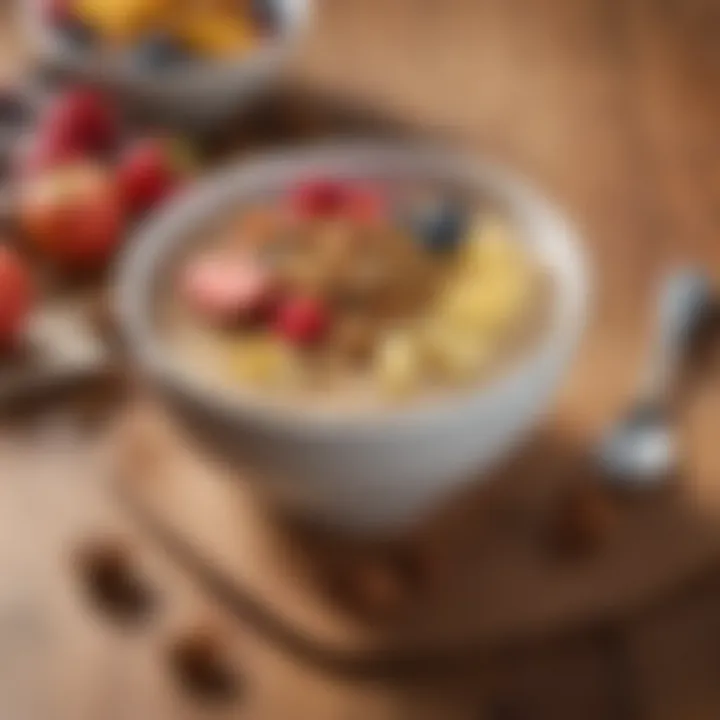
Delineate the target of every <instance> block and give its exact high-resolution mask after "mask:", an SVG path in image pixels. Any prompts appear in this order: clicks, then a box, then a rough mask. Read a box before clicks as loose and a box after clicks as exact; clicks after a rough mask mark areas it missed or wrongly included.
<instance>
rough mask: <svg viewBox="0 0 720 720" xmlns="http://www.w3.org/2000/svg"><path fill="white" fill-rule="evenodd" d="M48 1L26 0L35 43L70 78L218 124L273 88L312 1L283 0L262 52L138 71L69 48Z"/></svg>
mask: <svg viewBox="0 0 720 720" xmlns="http://www.w3.org/2000/svg"><path fill="white" fill-rule="evenodd" d="M42 2H43V0H22V2H20V3H18V5H19V6H20V11H21V12H22V13H23V25H24V27H25V28H26V29H27V34H28V36H29V41H30V47H31V49H32V50H33V51H34V52H35V55H36V56H37V57H38V58H39V59H40V60H41V61H42V62H43V63H45V64H46V65H48V66H49V67H51V68H54V69H56V70H59V71H60V72H61V73H63V74H64V75H66V76H69V77H71V78H76V79H78V80H83V81H88V82H91V83H95V84H99V85H101V86H103V87H107V88H109V89H111V90H112V91H113V92H115V93H118V94H119V95H120V97H122V98H123V99H125V100H126V101H127V102H129V103H132V104H134V105H137V106H140V107H142V108H143V109H144V110H147V111H149V112H150V113H152V114H154V115H155V116H157V117H159V118H162V119H163V120H165V121H168V122H173V123H175V124H178V125H182V126H190V127H197V128H199V129H207V128H212V127H213V126H214V125H216V124H217V123H219V122H222V121H224V120H226V119H228V118H230V117H232V116H234V114H235V113H237V112H239V111H241V110H242V109H243V108H244V107H245V106H247V105H248V104H249V103H250V102H251V101H252V100H254V99H255V98H256V97H257V96H258V95H259V94H260V93H262V92H263V91H265V90H267V89H268V88H269V87H270V86H271V85H272V83H273V81H274V80H275V79H277V78H278V77H279V76H280V74H281V71H282V70H283V68H284V67H285V65H286V64H287V63H288V62H289V60H290V58H291V56H292V53H293V51H294V50H295V49H296V47H297V45H298V42H299V40H300V39H301V37H302V36H303V34H304V31H305V29H306V27H307V25H308V21H309V17H310V7H311V0H278V8H279V11H280V13H279V14H280V17H281V18H282V22H281V28H280V29H279V31H278V32H277V34H275V35H274V36H272V37H270V38H267V39H266V40H265V41H263V42H261V43H260V44H259V45H258V47H257V49H256V50H253V51H251V52H250V53H249V54H247V55H242V56H240V57H238V58H237V59H229V60H225V61H202V60H198V61H197V62H195V63H191V64H190V65H189V66H188V67H187V68H182V69H178V70H177V71H172V72H162V73H153V72H149V71H146V70H138V69H137V68H136V67H133V66H132V65H131V64H130V63H128V62H127V60H123V59H122V58H120V57H119V56H113V57H102V58H101V57H99V56H98V53H93V52H92V51H90V52H87V53H86V52H83V51H79V50H76V49H72V48H70V47H68V45H67V43H66V42H64V41H63V40H62V39H61V38H59V37H58V34H57V33H56V32H54V31H53V29H52V28H50V27H48V26H47V24H46V23H45V22H44V21H43V19H42Z"/></svg>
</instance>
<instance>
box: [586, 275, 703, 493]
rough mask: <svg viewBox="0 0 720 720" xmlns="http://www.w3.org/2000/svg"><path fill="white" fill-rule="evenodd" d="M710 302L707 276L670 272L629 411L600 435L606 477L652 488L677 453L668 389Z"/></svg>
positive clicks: (600, 455)
mask: <svg viewBox="0 0 720 720" xmlns="http://www.w3.org/2000/svg"><path fill="white" fill-rule="evenodd" d="M711 303H712V289H711V284H710V281H709V280H708V278H707V276H706V275H705V274H704V273H703V272H702V271H698V270H694V269H686V270H681V271H679V272H676V273H673V274H672V275H671V276H670V277H669V278H668V279H667V280H666V281H665V284H664V286H663V288H662V291H661V293H660V298H659V303H658V319H657V323H658V328H657V338H656V340H655V344H654V346H653V348H652V352H651V354H650V357H649V359H648V362H647V365H646V368H645V371H644V373H643V375H642V376H641V383H640V392H639V394H638V396H637V398H636V400H635V402H634V403H633V404H632V405H631V407H630V409H629V411H628V412H627V413H626V414H625V415H624V416H623V417H622V419H621V420H620V421H619V423H617V424H616V425H614V426H613V427H612V428H611V429H610V431H609V432H608V433H607V434H606V435H605V436H604V437H603V439H602V440H601V442H600V444H599V446H598V448H597V455H598V461H599V463H600V466H601V468H602V469H603V471H604V472H605V475H606V477H607V479H608V481H609V482H610V483H611V484H613V485H616V486H618V487H624V488H651V487H654V486H656V485H658V484H660V483H662V481H663V480H664V479H666V478H667V477H668V475H670V474H671V473H672V471H673V470H674V469H675V467H676V464H677V459H678V448H677V438H676V434H675V430H674V427H673V418H672V407H671V405H672V402H671V401H672V394H673V393H672V391H673V388H674V385H675V383H676V381H677V379H678V373H679V370H680V367H681V364H682V360H683V357H684V355H685V351H686V349H687V346H688V343H689V341H690V339H691V338H692V336H693V333H694V332H695V331H696V330H697V328H698V327H699V325H700V321H701V320H702V318H703V317H704V316H705V314H706V313H707V311H708V310H709V308H710V306H711Z"/></svg>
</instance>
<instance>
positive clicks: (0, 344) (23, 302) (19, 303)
mask: <svg viewBox="0 0 720 720" xmlns="http://www.w3.org/2000/svg"><path fill="white" fill-rule="evenodd" d="M33 299H34V288H33V283H32V279H31V277H30V272H29V270H28V268H27V267H26V265H25V263H24V262H23V261H22V259H21V258H20V256H19V255H17V253H15V252H14V251H13V250H11V249H10V248H8V247H0V348H2V349H8V348H11V347H13V346H14V345H16V344H17V342H18V340H19V339H20V336H21V335H22V333H23V331H24V330H25V327H26V325H27V322H28V318H29V316H30V311H31V310H32V306H33Z"/></svg>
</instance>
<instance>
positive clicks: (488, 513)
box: [110, 351, 720, 664]
mask: <svg viewBox="0 0 720 720" xmlns="http://www.w3.org/2000/svg"><path fill="white" fill-rule="evenodd" d="M615 357H617V356H615ZM592 360H593V362H592V368H590V367H587V364H586V365H585V366H583V367H581V368H580V369H579V371H578V373H577V375H576V377H575V378H574V381H573V383H571V385H572V388H568V393H567V396H566V398H565V402H564V403H563V404H562V406H561V408H560V410H559V412H558V414H557V417H555V418H553V419H551V420H548V422H547V423H546V426H545V427H544V428H542V429H541V431H540V433H539V434H538V436H537V437H536V438H535V439H534V440H533V441H532V442H531V443H530V444H529V445H528V447H527V448H526V449H525V451H524V452H523V453H522V455H521V456H520V457H518V458H516V459H514V460H513V461H512V462H511V463H509V464H508V465H507V467H505V468H503V469H502V470H501V471H499V472H498V477H497V478H496V479H494V480H491V482H489V483H487V482H485V483H482V484H478V485H477V487H473V485H472V484H470V485H468V488H467V490H466V491H465V492H463V493H462V494H461V496H459V497H455V498H448V502H447V505H446V506H445V507H444V508H441V509H439V510H438V512H437V514H436V515H435V516H434V517H431V518H428V519H427V521H426V522H425V523H423V524H422V525H421V526H419V527H418V528H417V529H416V530H415V531H414V532H413V533H412V534H411V536H409V537H407V538H406V539H405V541H404V542H403V544H402V552H403V553H404V555H403V557H405V558H411V559H412V563H413V576H412V577H411V578H409V579H407V580H405V585H406V587H405V586H402V582H403V578H401V579H400V580H398V582H399V583H401V587H400V588H399V590H396V589H395V588H394V587H393V588H391V589H390V590H387V591H386V590H384V589H381V590H380V591H377V592H386V593H389V594H390V595H391V597H390V598H389V599H387V598H386V597H381V598H380V599H379V600H377V599H376V598H375V596H374V595H373V593H375V592H376V589H375V588H374V587H372V586H370V587H367V584H368V583H370V584H371V585H372V583H378V582H380V583H384V582H385V578H384V577H383V578H381V579H380V580H377V578H376V576H375V575H374V574H375V573H376V572H378V571H377V567H378V566H380V568H381V570H380V571H379V572H386V571H387V572H390V573H391V574H392V573H395V574H396V575H402V572H403V570H402V567H400V566H397V564H393V563H395V561H394V558H396V557H397V553H398V552H400V550H398V547H397V544H396V543H395V542H393V543H391V544H388V543H382V542H372V543H371V542H368V541H367V540H363V541H359V540H357V539H350V538H339V537H333V536H326V535H324V534H323V533H322V532H320V531H315V532H312V533H308V532H307V530H302V529H299V528H297V527H292V525H291V524H290V523H287V522H281V521H279V519H278V518H277V517H276V516H274V515H273V514H272V512H271V511H269V510H268V508H267V507H266V506H265V505H264V504H263V503H262V501H261V500H259V499H258V498H257V497H256V496H255V495H254V494H253V493H252V491H251V489H250V486H249V485H247V484H245V483H244V482H243V479H242V476H241V473H238V474H237V476H235V477H228V476H227V474H226V473H225V472H223V471H222V470H220V468H218V467H216V466H214V465H213V463H212V462H211V461H210V460H209V459H208V458H204V457H202V456H201V455H200V452H199V450H196V449H195V448H194V446H193V442H192V439H191V438H189V437H185V436H184V435H183V434H182V432H181V431H180V430H179V429H178V428H177V427H176V426H175V425H173V423H172V421H171V420H170V419H169V418H168V417H167V416H166V415H164V414H163V412H162V411H161V410H160V409H159V408H158V407H157V406H156V405H155V404H154V403H153V402H152V401H149V400H142V399H138V400H137V401H135V402H131V403H130V404H129V406H128V408H127V410H126V412H127V415H126V416H125V417H123V418H122V419H121V421H120V426H119V427H118V428H116V429H115V431H114V432H115V433H117V434H116V435H115V436H114V437H113V442H114V443H117V445H116V447H115V448H114V457H115V460H114V461H113V460H112V456H111V458H110V462H111V463H113V462H115V463H117V464H118V468H117V469H118V472H116V473H113V475H114V477H115V478H116V482H117V487H118V489H119V490H120V494H121V497H122V498H123V499H124V500H125V501H127V502H128V504H129V507H130V508H131V509H132V510H133V512H135V513H136V514H137V515H138V517H139V518H141V519H142V520H143V521H144V522H145V523H146V524H147V527H148V528H150V529H151V530H152V531H153V532H154V533H155V534H156V537H157V539H158V540H160V542H161V544H163V545H166V546H167V548H168V549H169V550H170V551H171V553H172V554H173V555H174V557H175V559H176V560H177V561H178V562H179V563H180V564H181V565H183V566H184V567H185V568H186V569H187V570H189V571H190V572H191V573H194V574H197V575H198V577H199V578H200V579H202V581H203V582H204V583H205V585H206V586H207V587H208V589H209V590H210V591H211V592H214V593H216V594H219V595H220V596H222V597H224V599H225V602H227V603H228V604H229V605H231V606H233V607H235V608H236V609H238V611H239V612H240V613H241V614H242V613H243V612H250V613H251V614H255V615H257V616H258V619H259V620H260V622H262V623H263V624H264V625H265V626H267V627H268V629H269V630H270V631H271V632H273V633H275V634H276V635H277V637H278V638H279V639H281V640H283V641H285V642H289V643H291V644H295V645H296V646H297V647H298V649H300V650H301V651H307V652H310V653H311V654H313V653H314V654H318V653H320V654H321V655H322V654H325V655H326V656H328V657H332V656H333V655H335V656H337V662H340V661H341V659H342V658H345V660H346V661H347V662H349V663H353V662H355V663H358V662H360V663H363V662H365V663H368V664H372V663H373V662H379V663H381V664H382V663H387V662H391V663H393V664H402V663H407V664H418V663H422V662H423V661H428V662H430V661H432V660H433V659H437V658H438V657H453V656H455V657H461V656H464V655H471V656H472V653H473V652H474V651H478V650H482V649H483V648H485V649H487V647H497V646H501V647H502V646H507V645H509V644H513V643H517V642H522V641H527V640H528V639H529V638H532V637H535V636H538V635H545V634H551V635H555V634H558V633H560V634H566V633H568V632H571V631H582V630H583V629H587V628H588V627H593V626H597V625H598V624H603V623H606V622H608V621H611V620H612V621H616V620H618V621H619V620H622V619H623V618H625V617H627V616H629V615H631V614H632V613H634V612H636V611H638V610H640V609H643V608H644V607H645V606H647V605H648V604H652V603H653V602H655V601H657V600H658V599H659V598H661V597H663V596H664V595H666V594H667V593H669V592H672V591H673V589H675V588H676V587H678V586H679V585H681V584H682V583H683V582H685V581H687V580H688V579H689V578H691V577H693V576H694V575H696V574H698V573H701V572H703V571H704V570H707V568H708V567H711V566H713V564H714V563H716V562H717V560H718V559H720V528H718V526H717V524H716V523H714V522H713V515H714V513H715V512H716V511H717V507H718V503H720V489H718V488H717V486H716V478H717V476H718V470H720V468H719V467H718V463H717V460H716V459H715V457H716V454H715V452H714V447H713V428H712V423H711V422H708V419H709V418H711V417H712V416H713V414H714V413H717V412H718V411H720V393H718V391H717V389H718V384H717V383H718V382H719V381H718V380H716V379H714V378H713V377H712V375H710V374H707V373H705V372H703V371H702V370H701V368H699V367H698V368H696V369H695V373H694V379H693V380H694V381H693V382H692V383H690V384H688V390H687V392H688V396H687V400H688V402H687V405H686V411H685V412H684V413H683V415H684V417H683V422H682V427H681V429H680V432H681V434H682V436H683V439H684V443H683V446H684V449H685V451H686V455H685V462H684V465H683V469H682V472H681V474H680V476H679V477H678V478H676V479H675V480H674V481H673V482H672V483H671V485H669V486H668V487H667V488H665V489H663V490H660V491H658V492H655V493H652V492H650V493H645V494H642V493H641V494H640V495H635V496H633V495H624V496H623V495H619V494H617V493H616V492H613V491H611V490H610V489H608V488H605V487H604V486H603V478H602V477H600V476H599V475H598V473H597V471H596V470H595V469H594V467H593V464H592V462H591V461H590V460H589V447H590V446H589V443H590V441H591V439H592V437H594V436H595V429H594V425H593V424H592V423H589V422H587V416H583V415H582V414H580V413H579V412H578V410H577V409H578V407H579V406H583V403H584V401H586V400H587V398H588V396H590V395H591V394H592V393H593V391H595V392H596V391H597V390H598V388H597V387H596V386H597V382H596V380H595V378H597V377H598V367H602V368H603V369H604V371H603V372H602V373H600V375H601V376H603V377H613V376H615V377H617V374H616V373H615V372H614V371H613V369H612V363H613V362H614V359H613V356H611V355H609V354H608V355H606V356H603V355H601V354H599V351H596V352H594V353H592ZM583 417H585V418H586V422H585V426H584V425H583V423H582V419H583ZM589 428H593V429H592V431H591V432H590V434H588V429H589ZM341 481H342V478H338V482H341ZM578 492H579V493H586V492H587V493H588V500H587V502H585V503H584V506H583V507H579V508H578V507H575V508H572V507H571V508H569V509H563V507H564V505H563V503H564V498H566V497H573V496H574V495H575V494H576V493H578ZM588 504H589V505H590V507H589V509H588V508H587V505H588ZM593 504H594V505H595V506H597V507H596V508H595V509H593ZM568 513H569V515H568ZM573 513H574V514H575V515H578V514H579V516H580V517H579V518H578V517H574V516H573ZM583 514H584V515H586V516H588V518H586V519H583ZM596 517H599V518H600V519H599V520H596ZM578 522H579V523H580V525H579V527H576V526H577V523H578ZM583 522H585V523H586V524H587V523H590V524H591V525H592V524H593V523H595V524H596V525H597V524H598V523H599V525H598V527H597V528H596V527H594V526H592V527H590V529H589V531H590V532H592V533H595V535H596V537H592V538H590V540H592V542H593V546H592V547H589V548H587V551H585V552H578V553H575V552H573V550H574V548H573V547H572V545H573V543H575V544H578V543H582V542H584V540H585V538H584V536H583V535H582V533H583V532H584V531H585V530H584V528H583V526H582V523H583ZM568 523H569V524H570V525H569V528H570V533H571V535H572V534H573V533H574V535H573V536H572V537H569V538H567V540H566V544H569V545H570V547H565V548H560V547H557V541H558V532H560V531H562V528H563V527H564V526H565V525H567V524H568ZM578 534H579V535H578ZM388 564H389V567H390V569H389V570H388V569H387V568H388ZM368 568H370V569H368ZM353 573H356V574H357V577H356V578H355V580H352V574H353ZM367 573H373V575H374V576H373V578H370V579H367V578H365V575H366V574H367ZM338 576H339V577H341V578H343V579H344V581H345V582H346V583H347V577H348V576H351V581H350V584H351V592H350V594H348V593H347V592H345V593H338V592H337V586H338V580H337V578H338ZM355 582H357V583H358V586H357V587H356V586H355ZM390 582H392V580H390ZM343 589H346V588H345V586H343ZM529 599H532V600H531V601H529Z"/></svg>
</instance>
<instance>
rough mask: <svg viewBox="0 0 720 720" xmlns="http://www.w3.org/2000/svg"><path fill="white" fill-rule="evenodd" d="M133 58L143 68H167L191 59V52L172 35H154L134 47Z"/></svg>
mask: <svg viewBox="0 0 720 720" xmlns="http://www.w3.org/2000/svg"><path fill="white" fill-rule="evenodd" d="M133 60H134V62H135V64H136V65H138V66H139V67H142V68H150V69H153V70H167V69H169V68H172V67H174V66H176V65H180V64H182V63H185V62H187V61H188V60H190V53H189V52H188V50H187V49H186V48H185V47H184V46H183V44H182V43H181V42H179V41H178V40H177V39H176V38H174V37H173V36H172V35H168V34H166V33H160V34H157V35H152V36H150V37H148V38H146V39H145V40H143V41H142V42H140V44H139V45H137V46H136V47H135V48H134V49H133Z"/></svg>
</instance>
